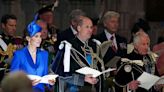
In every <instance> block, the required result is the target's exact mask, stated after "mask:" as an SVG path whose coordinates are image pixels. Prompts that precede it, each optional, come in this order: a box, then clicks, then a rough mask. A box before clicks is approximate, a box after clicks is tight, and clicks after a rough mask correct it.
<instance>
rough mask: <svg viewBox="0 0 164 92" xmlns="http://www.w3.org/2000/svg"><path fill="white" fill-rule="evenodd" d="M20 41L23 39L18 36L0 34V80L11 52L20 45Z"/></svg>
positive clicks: (9, 60)
mask: <svg viewBox="0 0 164 92" xmlns="http://www.w3.org/2000/svg"><path fill="white" fill-rule="evenodd" d="M22 42H23V40H21V39H20V38H13V37H11V36H7V35H5V34H1V35H0V43H1V44H0V68H1V71H0V76H1V78H0V80H1V79H2V78H3V76H4V73H5V72H7V71H8V69H9V65H10V62H11V59H12V56H13V52H14V51H15V50H16V49H17V48H18V46H19V45H21V43H22ZM20 47H21V46H20ZM6 70H7V71H6Z"/></svg>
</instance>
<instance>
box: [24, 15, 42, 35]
mask: <svg viewBox="0 0 164 92" xmlns="http://www.w3.org/2000/svg"><path fill="white" fill-rule="evenodd" d="M37 16H38V14H37V15H35V18H34V20H33V21H32V22H31V23H30V24H29V25H28V26H27V31H28V34H29V35H30V37H33V36H34V35H35V34H36V33H38V32H41V30H42V28H41V27H40V26H39V25H38V24H37V23H36V18H37Z"/></svg>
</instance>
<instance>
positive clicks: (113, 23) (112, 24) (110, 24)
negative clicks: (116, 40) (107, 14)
mask: <svg viewBox="0 0 164 92" xmlns="http://www.w3.org/2000/svg"><path fill="white" fill-rule="evenodd" d="M104 26H105V27H106V28H107V30H108V31H109V33H116V32H117V30H118V26H119V18H118V17H111V18H110V19H108V20H106V21H105V22H104Z"/></svg>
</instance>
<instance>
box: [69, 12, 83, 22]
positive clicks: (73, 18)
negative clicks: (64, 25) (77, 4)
mask: <svg viewBox="0 0 164 92" xmlns="http://www.w3.org/2000/svg"><path fill="white" fill-rule="evenodd" d="M80 16H86V14H85V12H83V11H82V10H80V9H75V10H72V12H71V13H70V15H69V19H70V21H78V20H79V17H80Z"/></svg>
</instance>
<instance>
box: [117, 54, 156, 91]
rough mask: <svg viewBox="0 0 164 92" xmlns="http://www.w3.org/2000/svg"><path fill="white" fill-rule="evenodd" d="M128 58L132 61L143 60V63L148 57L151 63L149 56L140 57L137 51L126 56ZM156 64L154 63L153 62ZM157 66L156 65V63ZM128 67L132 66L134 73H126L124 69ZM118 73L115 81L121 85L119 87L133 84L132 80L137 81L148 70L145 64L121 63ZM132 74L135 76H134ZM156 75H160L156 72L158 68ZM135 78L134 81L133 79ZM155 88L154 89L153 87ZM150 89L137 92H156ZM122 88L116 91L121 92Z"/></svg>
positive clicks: (139, 89) (141, 89) (140, 89)
mask: <svg viewBox="0 0 164 92" xmlns="http://www.w3.org/2000/svg"><path fill="white" fill-rule="evenodd" d="M125 57H126V58H128V59H130V60H142V61H143V58H144V57H147V58H148V59H149V62H150V60H151V59H150V57H149V56H148V55H145V56H143V55H140V54H138V53H136V52H135V51H133V52H131V53H130V54H128V55H127V56H125ZM143 62H144V61H143ZM153 62H154V61H153ZM154 64H155V63H154ZM126 65H131V67H132V71H131V72H126V71H125V70H124V67H125V66H126ZM118 69H119V70H118V72H117V75H116V76H115V80H116V83H118V84H119V86H120V85H121V86H126V85H127V84H128V83H129V82H131V81H132V80H137V78H138V77H139V76H140V75H141V74H142V73H143V72H144V71H145V72H147V71H146V68H145V63H144V65H143V66H139V65H137V64H128V63H123V62H121V61H120V62H119V64H118ZM132 72H133V74H134V75H132ZM155 74H156V75H158V73H157V70H156V67H155ZM133 77H134V79H133ZM152 88H153V87H152ZM152 88H151V89H150V90H146V89H143V88H140V87H139V88H138V89H137V90H136V91H135V92H156V91H155V90H154V89H152ZM121 90H122V88H121V87H120V88H118V89H116V92H121Z"/></svg>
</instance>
